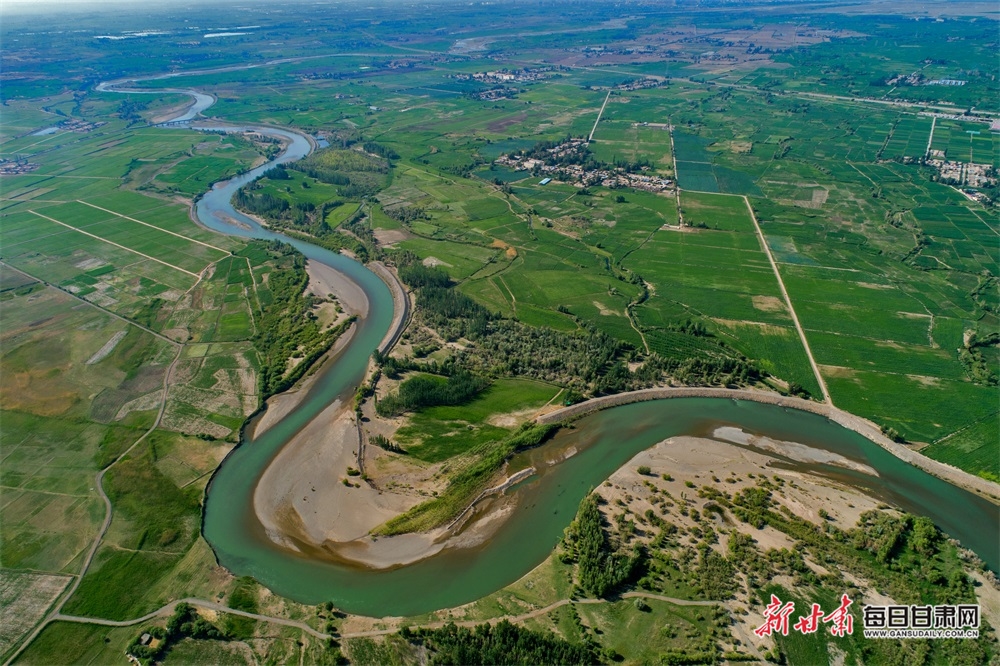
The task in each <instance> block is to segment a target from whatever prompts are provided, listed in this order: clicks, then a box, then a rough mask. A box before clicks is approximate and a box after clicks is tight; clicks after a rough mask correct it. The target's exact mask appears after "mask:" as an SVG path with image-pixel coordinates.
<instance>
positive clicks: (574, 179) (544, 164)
mask: <svg viewBox="0 0 1000 666" xmlns="http://www.w3.org/2000/svg"><path fill="white" fill-rule="evenodd" d="M587 144H588V142H587V140H586V139H570V140H568V141H564V142H562V143H560V144H558V145H556V146H553V147H551V148H545V149H543V152H544V153H545V155H546V158H545V159H539V158H538V157H530V156H528V155H524V154H519V153H515V154H511V155H501V156H500V157H498V158H497V159H496V160H495V161H494V164H498V165H501V166H505V167H507V168H509V169H513V170H514V171H529V172H531V174H532V175H536V176H537V175H542V174H545V175H546V178H544V179H543V180H542V181H541V182H540V183H539V185H547V184H548V183H550V182H551V181H552V180H557V181H560V182H564V183H571V184H574V185H577V186H579V187H589V186H591V185H603V186H604V187H609V188H612V189H614V188H620V187H631V188H633V189H637V190H645V191H646V192H664V191H666V190H668V189H670V188H671V186H672V185H673V181H671V180H670V179H669V178H662V177H660V176H656V175H651V174H649V173H648V169H649V167H645V166H644V167H641V170H640V171H639V172H638V173H633V172H630V171H629V170H627V169H624V168H621V167H612V166H608V165H606V164H601V163H595V162H592V161H583V160H579V159H577V160H573V159H572V158H574V157H576V158H579V157H581V156H583V155H584V154H585V152H586V150H587ZM579 161H583V163H582V164H581V163H567V162H579Z"/></svg>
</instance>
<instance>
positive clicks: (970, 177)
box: [927, 150, 997, 187]
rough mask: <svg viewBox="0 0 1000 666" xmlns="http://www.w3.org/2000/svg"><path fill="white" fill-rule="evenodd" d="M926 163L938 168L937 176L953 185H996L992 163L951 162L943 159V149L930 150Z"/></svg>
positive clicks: (995, 175)
mask: <svg viewBox="0 0 1000 666" xmlns="http://www.w3.org/2000/svg"><path fill="white" fill-rule="evenodd" d="M927 164H929V165H931V166H932V167H934V168H935V169H937V170H938V178H939V179H940V180H941V181H943V182H946V183H951V184H953V185H968V186H969V187H989V186H991V185H996V182H997V173H996V169H994V168H993V165H992V164H976V163H975V162H951V161H949V160H946V159H944V155H943V151H940V150H932V151H931V159H929V160H927Z"/></svg>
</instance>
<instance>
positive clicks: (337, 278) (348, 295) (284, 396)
mask: <svg viewBox="0 0 1000 666" xmlns="http://www.w3.org/2000/svg"><path fill="white" fill-rule="evenodd" d="M306 274H307V275H308V276H309V284H308V285H307V286H306V293H307V294H313V295H314V296H317V297H319V298H327V297H329V296H333V297H334V298H336V299H337V301H338V302H339V303H340V305H341V307H342V308H343V310H344V317H347V316H349V315H358V316H359V317H365V316H367V314H368V308H369V304H368V297H367V296H365V292H364V290H362V289H361V287H359V286H358V284H357V283H356V282H354V281H353V280H351V279H350V278H349V277H348V276H347V275H345V274H344V273H341V272H340V271H338V270H336V269H334V268H331V267H329V266H327V265H325V264H321V263H319V262H317V261H312V260H309V261H308V262H306ZM338 321H339V320H338ZM354 332H355V328H354V327H353V326H352V327H351V328H350V329H348V330H347V331H346V332H345V333H344V334H343V335H341V336H340V337H339V338H338V339H337V341H336V342H335V343H333V346H332V347H331V348H330V351H328V352H327V353H326V354H324V355H323V357H322V358H320V359H319V360H318V361H316V367H317V368H319V367H322V366H324V365H326V364H327V363H329V362H331V360H332V359H334V358H336V357H337V355H338V354H340V352H341V351H342V350H343V349H344V347H346V346H347V343H348V342H350V341H351V339H352V338H353V337H354ZM316 377H317V373H315V372H311V373H308V374H307V376H306V377H305V378H304V379H303V380H302V381H300V382H299V383H298V384H296V385H295V386H294V387H292V388H291V389H289V390H288V391H285V392H284V393H280V394H278V395H275V396H272V397H271V398H269V399H268V401H267V404H266V407H265V410H264V413H263V415H261V417H260V418H259V419H258V420H257V423H256V425H255V426H254V429H253V436H254V437H259V436H260V435H261V434H263V433H264V432H266V431H267V430H268V429H269V428H271V427H272V426H273V425H274V424H276V423H278V422H279V421H281V419H283V418H285V417H286V416H287V415H288V413H289V412H291V411H292V410H293V409H295V407H296V406H298V404H299V402H300V401H301V400H302V396H304V395H305V394H306V393H307V392H308V391H309V387H310V386H312V383H313V381H315V379H316Z"/></svg>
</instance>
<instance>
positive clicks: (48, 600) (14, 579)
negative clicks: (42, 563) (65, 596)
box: [0, 569, 70, 655]
mask: <svg viewBox="0 0 1000 666" xmlns="http://www.w3.org/2000/svg"><path fill="white" fill-rule="evenodd" d="M69 582H70V577H69V576H51V575H46V574H37V573H28V572H24V571H11V570H10V569H0V655H4V654H6V653H7V652H8V651H9V650H10V649H11V648H13V647H14V646H15V645H16V644H17V643H18V641H20V640H21V639H22V638H24V636H25V634H27V633H28V632H29V631H31V629H32V627H34V626H35V625H36V624H37V623H38V622H39V621H40V620H41V619H42V616H44V615H45V612H46V611H47V610H48V609H49V607H50V606H51V605H52V604H53V603H54V602H55V600H56V599H57V598H58V597H59V595H60V594H62V591H63V590H64V589H66V586H67V585H68V584H69Z"/></svg>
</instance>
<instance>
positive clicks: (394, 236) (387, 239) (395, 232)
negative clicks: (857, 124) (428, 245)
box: [373, 229, 413, 247]
mask: <svg viewBox="0 0 1000 666" xmlns="http://www.w3.org/2000/svg"><path fill="white" fill-rule="evenodd" d="M373 233H374V234H375V240H377V241H378V244H379V245H381V246H382V247H390V246H392V245H395V244H396V243H401V242H402V241H405V240H407V239H409V238H413V236H412V235H411V234H409V233H407V232H406V231H403V230H402V229H375V231H374V232H373Z"/></svg>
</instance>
